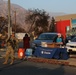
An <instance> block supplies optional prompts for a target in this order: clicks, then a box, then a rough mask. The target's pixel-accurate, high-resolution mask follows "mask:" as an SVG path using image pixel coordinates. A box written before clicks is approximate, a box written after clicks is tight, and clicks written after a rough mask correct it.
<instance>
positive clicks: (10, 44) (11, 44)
mask: <svg viewBox="0 0 76 75" xmlns="http://www.w3.org/2000/svg"><path fill="white" fill-rule="evenodd" d="M16 45H18V39H17V38H16V37H15V34H14V33H12V35H11V36H10V38H9V39H7V40H6V46H7V50H6V55H5V62H4V63H3V64H7V63H8V59H9V56H10V57H11V63H10V64H13V62H14V54H15V48H16Z"/></svg>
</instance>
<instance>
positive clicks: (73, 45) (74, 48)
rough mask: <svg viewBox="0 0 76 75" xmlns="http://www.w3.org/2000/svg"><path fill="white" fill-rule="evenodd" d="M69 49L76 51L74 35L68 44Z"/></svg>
mask: <svg viewBox="0 0 76 75" xmlns="http://www.w3.org/2000/svg"><path fill="white" fill-rule="evenodd" d="M66 48H67V51H68V52H70V51H75V52H76V37H74V38H73V39H72V40H71V42H69V43H67V44H66Z"/></svg>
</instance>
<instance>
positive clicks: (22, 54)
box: [18, 48, 25, 59]
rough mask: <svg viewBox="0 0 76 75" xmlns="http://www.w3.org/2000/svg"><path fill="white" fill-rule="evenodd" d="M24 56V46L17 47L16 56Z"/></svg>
mask: <svg viewBox="0 0 76 75" xmlns="http://www.w3.org/2000/svg"><path fill="white" fill-rule="evenodd" d="M24 56H25V50H24V48H19V50H18V58H20V59H22V58H24Z"/></svg>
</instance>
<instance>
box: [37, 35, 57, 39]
mask: <svg viewBox="0 0 76 75" xmlns="http://www.w3.org/2000/svg"><path fill="white" fill-rule="evenodd" d="M55 37H56V34H41V35H40V36H39V37H38V40H53V39H54V38H55Z"/></svg>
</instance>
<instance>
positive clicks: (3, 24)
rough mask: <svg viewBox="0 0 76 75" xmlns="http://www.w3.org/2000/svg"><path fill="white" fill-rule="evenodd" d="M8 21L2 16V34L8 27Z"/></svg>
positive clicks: (0, 23) (0, 21)
mask: <svg viewBox="0 0 76 75" xmlns="http://www.w3.org/2000/svg"><path fill="white" fill-rule="evenodd" d="M7 24H8V21H7V19H6V18H4V17H2V16H0V33H2V31H3V30H4V29H5V28H6V27H7Z"/></svg>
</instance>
